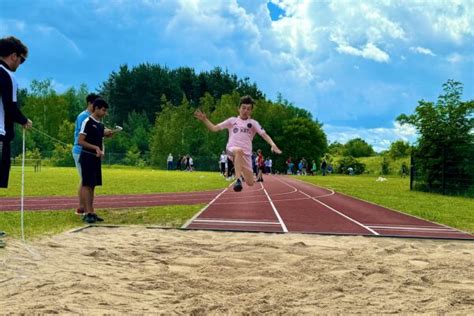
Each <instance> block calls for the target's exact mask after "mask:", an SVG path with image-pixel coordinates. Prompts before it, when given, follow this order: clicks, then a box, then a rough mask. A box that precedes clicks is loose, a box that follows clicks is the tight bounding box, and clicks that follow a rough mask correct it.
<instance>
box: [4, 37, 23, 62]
mask: <svg viewBox="0 0 474 316" xmlns="http://www.w3.org/2000/svg"><path fill="white" fill-rule="evenodd" d="M13 53H15V54H17V55H18V56H20V55H23V56H24V57H26V56H28V47H26V46H25V44H23V43H22V42H21V41H20V40H19V39H18V38H16V37H13V36H9V37H4V38H2V39H0V57H8V56H10V55H11V54H13Z"/></svg>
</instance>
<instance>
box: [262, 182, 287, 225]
mask: <svg viewBox="0 0 474 316" xmlns="http://www.w3.org/2000/svg"><path fill="white" fill-rule="evenodd" d="M260 185H261V186H262V189H263V192H265V195H266V196H267V198H268V202H270V205H271V206H272V209H273V212H275V215H276V217H277V218H278V221H279V222H280V224H281V228H282V229H283V231H284V232H285V233H287V232H288V228H286V225H285V223H284V222H283V219H282V218H281V216H280V214H279V213H278V211H277V209H276V207H275V204H273V201H272V199H271V198H270V196H269V195H268V192H267V190H265V188H264V187H263V184H262V183H261V182H260Z"/></svg>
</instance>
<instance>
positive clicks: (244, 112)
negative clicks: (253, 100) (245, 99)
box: [239, 103, 253, 120]
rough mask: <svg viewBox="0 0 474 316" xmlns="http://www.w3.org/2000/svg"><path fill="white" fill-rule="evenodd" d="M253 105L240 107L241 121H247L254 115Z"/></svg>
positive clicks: (244, 104)
mask: <svg viewBox="0 0 474 316" xmlns="http://www.w3.org/2000/svg"><path fill="white" fill-rule="evenodd" d="M252 107H253V106H252V104H246V103H242V104H241V105H240V107H239V116H240V118H241V119H243V120H246V119H248V118H249V117H250V115H252V109H253V108H252Z"/></svg>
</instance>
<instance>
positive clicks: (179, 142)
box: [13, 64, 327, 169]
mask: <svg viewBox="0 0 474 316" xmlns="http://www.w3.org/2000/svg"><path fill="white" fill-rule="evenodd" d="M96 92H97V93H99V94H100V95H102V96H103V97H104V98H105V99H106V100H107V101H108V102H109V105H110V113H109V115H108V116H107V117H106V118H105V121H104V123H105V124H106V126H109V127H113V126H115V125H120V126H122V127H123V131H122V132H120V133H118V134H117V135H115V136H114V137H113V138H111V139H108V140H107V141H106V155H107V153H108V154H109V156H108V157H106V159H107V160H108V162H110V163H122V164H130V165H151V166H158V167H160V166H163V164H164V163H165V162H166V157H167V156H168V154H169V153H173V155H175V156H176V157H177V156H178V155H179V154H190V155H192V156H194V157H198V159H195V161H196V166H199V165H200V164H201V166H202V167H203V169H209V168H210V167H211V166H214V165H215V166H217V158H218V157H219V155H220V152H221V151H222V150H223V149H225V144H226V140H227V135H226V133H227V132H221V133H209V132H208V131H207V130H206V129H205V127H204V126H202V124H199V122H198V121H196V120H195V119H194V118H193V116H192V113H193V112H194V111H195V109H196V108H198V107H199V108H201V109H202V110H203V111H204V112H206V113H207V114H208V116H209V118H210V119H211V120H212V121H213V122H215V123H218V122H220V121H223V120H224V119H226V118H228V117H230V116H236V115H238V112H237V108H238V104H239V99H240V97H241V96H243V95H251V96H252V97H253V98H254V99H255V100H256V105H255V110H254V112H253V118H255V119H256V120H258V121H259V122H260V123H261V125H262V126H263V127H264V129H265V130H266V131H267V132H268V133H269V134H270V135H272V137H273V139H274V140H275V142H276V143H277V144H278V145H279V146H280V148H282V150H283V151H284V152H285V154H291V155H293V156H296V157H307V158H308V159H316V160H318V161H320V160H321V157H322V155H323V154H324V153H325V151H326V149H327V138H326V134H325V133H324V131H323V129H322V124H321V123H320V122H319V121H318V120H317V119H314V118H313V117H312V115H311V114H310V113H309V112H308V111H306V110H303V109H300V108H298V107H296V106H294V105H293V104H291V103H290V102H288V101H287V100H285V99H283V98H282V97H281V96H279V97H278V98H277V100H276V101H270V100H268V99H267V98H266V97H265V95H264V94H263V93H262V92H261V91H260V90H259V89H258V87H257V86H256V84H255V83H251V82H250V80H249V79H248V78H244V79H239V78H238V77H237V76H236V75H234V74H230V73H228V72H227V71H224V70H222V69H221V68H218V67H217V68H215V69H213V70H211V71H208V72H201V73H196V72H195V71H194V69H192V68H187V67H186V68H178V69H169V68H167V67H162V66H160V65H151V64H141V65H138V66H136V67H133V68H129V67H128V66H126V65H124V66H121V67H120V69H119V71H118V72H112V73H111V74H110V75H109V78H108V79H107V80H106V81H105V82H104V83H102V84H101V85H100V88H99V89H98V90H97V91H96ZM88 93H89V91H88V89H87V87H86V86H85V85H81V86H80V87H79V88H78V89H76V88H70V89H68V90H67V91H65V92H64V93H58V92H56V91H55V90H54V88H53V85H52V81H51V80H43V81H37V80H34V81H33V82H32V83H31V86H30V88H29V89H23V90H21V91H20V94H19V99H20V103H21V104H22V111H23V112H24V113H25V115H27V116H28V117H29V118H30V119H31V120H32V121H33V122H34V127H35V129H36V130H34V131H33V132H32V133H30V134H29V135H28V137H27V148H28V153H27V154H28V156H29V157H30V158H48V159H50V161H51V162H52V163H53V164H54V165H57V166H71V165H73V160H72V158H71V154H70V148H71V146H72V142H73V131H74V122H75V118H76V116H77V114H79V113H80V112H81V111H83V110H84V108H85V106H86V104H85V97H86V95H87V94H88ZM254 148H255V149H257V148H261V149H262V150H263V151H264V153H266V155H269V154H270V150H269V148H268V145H267V144H266V143H265V141H264V140H262V139H260V138H259V137H256V139H255V141H254ZM13 153H14V154H16V155H18V154H19V153H21V139H20V138H17V139H16V140H15V143H14V144H13ZM272 158H273V160H274V164H275V166H278V165H282V166H284V160H285V158H284V156H281V157H275V156H273V157H272Z"/></svg>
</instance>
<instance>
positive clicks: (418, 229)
mask: <svg viewBox="0 0 474 316" xmlns="http://www.w3.org/2000/svg"><path fill="white" fill-rule="evenodd" d="M369 227H371V228H379V229H393V230H417V231H445V232H457V231H456V230H455V229H449V228H443V227H440V228H422V227H400V226H369Z"/></svg>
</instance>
